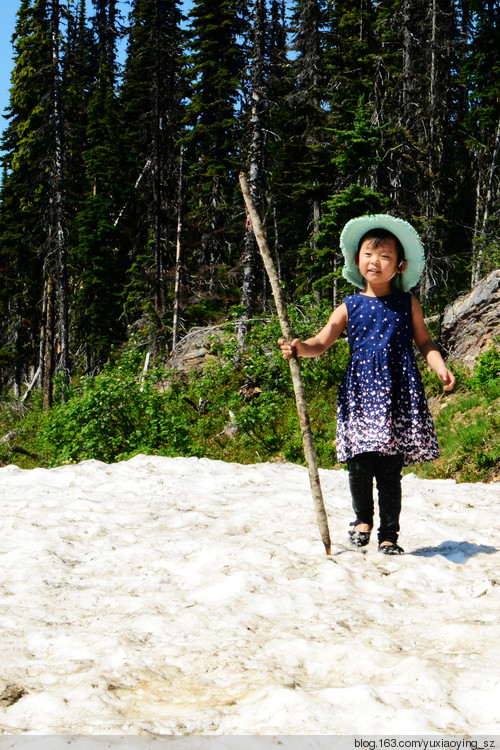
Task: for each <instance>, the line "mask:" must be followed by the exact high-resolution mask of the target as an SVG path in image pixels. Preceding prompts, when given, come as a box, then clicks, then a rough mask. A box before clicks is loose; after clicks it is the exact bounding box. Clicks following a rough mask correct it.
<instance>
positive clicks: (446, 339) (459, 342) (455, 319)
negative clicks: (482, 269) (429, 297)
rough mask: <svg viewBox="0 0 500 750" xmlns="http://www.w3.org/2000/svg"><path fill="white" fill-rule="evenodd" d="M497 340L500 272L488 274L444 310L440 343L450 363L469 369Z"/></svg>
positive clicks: (499, 325)
mask: <svg viewBox="0 0 500 750" xmlns="http://www.w3.org/2000/svg"><path fill="white" fill-rule="evenodd" d="M497 337H500V270H496V271H492V273H490V274H489V275H488V276H486V277H485V278H484V279H482V280H481V281H480V282H479V284H477V286H475V287H474V289H473V290H472V291H471V292H469V293H468V294H464V295H462V296H461V297H459V298H458V299H457V300H455V302H453V303H452V304H451V305H448V307H447V308H446V309H445V311H444V314H443V319H442V324H441V337H440V343H441V345H442V347H443V349H444V350H445V352H446V355H447V357H448V358H449V359H451V360H462V361H463V362H465V363H466V364H467V365H469V366H470V367H473V366H474V363H475V361H476V359H477V357H478V356H479V354H481V353H482V352H483V351H485V350H486V349H487V348H488V346H489V345H490V344H491V343H492V342H493V341H494V340H495V338H497Z"/></svg>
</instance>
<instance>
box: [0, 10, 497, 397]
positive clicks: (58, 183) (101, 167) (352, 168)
mask: <svg viewBox="0 0 500 750" xmlns="http://www.w3.org/2000/svg"><path fill="white" fill-rule="evenodd" d="M12 44H13V48H12V49H13V69H12V79H11V89H10V101H9V107H8V112H7V115H8V119H7V125H6V128H5V130H4V133H3V136H2V150H3V157H2V160H3V170H2V181H1V188H0V190H1V201H0V269H1V274H0V316H1V320H2V325H1V329H0V391H6V390H7V389H8V390H14V391H15V392H16V393H17V394H19V393H20V392H21V391H22V388H23V387H24V385H25V384H26V383H27V382H30V381H31V380H32V379H33V377H34V375H35V373H36V372H37V371H38V372H39V376H38V383H39V387H41V388H42V391H43V394H44V398H45V399H46V403H47V405H50V403H51V399H52V383H53V382H54V379H55V378H56V376H57V377H59V378H63V379H64V378H72V377H73V376H74V375H75V374H81V375H93V374H96V373H98V372H99V371H100V370H101V369H102V367H103V365H104V363H105V362H106V361H107V359H108V357H109V354H110V351H111V350H112V349H113V347H115V346H117V345H120V344H121V343H123V342H125V341H127V340H128V339H129V338H130V337H131V336H132V335H133V334H135V333H137V332H139V331H140V332H141V335H144V336H146V337H147V338H148V341H150V342H151V347H150V348H151V351H152V353H153V354H155V353H157V352H168V351H172V349H173V348H175V346H176V344H177V343H178V341H179V340H180V339H181V338H182V337H183V336H184V335H185V333H186V332H187V331H189V330H190V329H191V328H192V327H193V326H203V325H208V324H212V323H217V322H219V321H221V320H223V319H225V318H227V317H229V316H233V318H234V319H237V320H239V322H240V328H241V333H242V336H244V334H245V330H247V328H248V327H251V325H252V320H254V319H256V318H258V317H259V316H262V315H266V314H269V311H270V310H271V309H272V296H271V294H270V290H269V287H268V284H267V282H266V278H265V274H264V271H263V267H262V263H261V260H260V257H259V254H258V250H257V246H256V243H255V239H254V235H253V231H252V227H251V226H250V224H249V222H248V221H247V216H246V212H245V208H244V203H243V199H242V195H241V192H240V190H239V184H238V175H239V173H240V172H241V171H244V172H245V173H246V175H247V177H248V182H249V185H250V189H251V193H252V196H253V199H254V202H255V205H256V206H257V207H258V210H259V212H260V214H261V216H262V218H263V221H264V223H265V227H266V232H267V237H268V242H269V246H270V249H271V252H272V254H273V257H274V260H275V263H276V266H277V268H278V271H279V274H280V278H281V281H282V285H283V288H284V290H285V294H286V296H287V298H288V299H289V300H298V299H303V298H306V297H309V298H310V300H311V304H314V302H315V301H318V302H325V301H327V302H328V303H331V305H334V304H338V303H339V302H340V301H341V298H342V296H343V295H344V294H345V293H346V292H348V290H349V289H350V287H349V285H348V284H347V282H345V281H344V280H343V278H342V275H341V269H342V259H341V255H340V252H339V234H340V231H341V229H342V227H343V225H344V224H345V222H346V221H347V220H349V219H351V218H353V217H355V216H358V215H360V214H363V213H378V212H387V213H392V214H394V215H396V216H400V217H402V218H405V219H407V220H408V221H410V222H411V223H412V224H413V225H414V226H415V227H416V229H417V230H418V231H419V232H420V233H421V236H422V239H423V242H424V245H425V248H426V255H427V263H426V268H425V271H424V274H423V276H422V278H421V280H420V284H419V287H418V288H417V289H416V290H415V292H416V293H417V294H418V296H419V298H420V300H421V301H422V303H423V305H424V309H425V312H426V314H427V315H433V314H437V313H439V312H440V311H441V310H442V309H443V307H444V306H445V305H446V304H447V303H449V302H450V301H451V300H453V299H454V298H455V297H456V296H457V295H458V294H460V293H462V292H464V291H467V290H469V289H470V288H471V287H472V286H474V285H475V284H476V283H477V281H478V280H479V279H481V278H482V277H483V276H485V275H486V274H487V273H489V272H490V271H491V270H493V268H496V267H498V265H499V259H500V248H499V239H498V229H499V222H500V204H499V173H498V162H499V158H500V3H499V2H498V0H379V1H378V2H377V1H376V0H251V2H248V1H247V0H194V2H193V4H192V5H190V6H189V9H188V10H186V9H185V8H184V6H183V5H182V4H180V3H179V2H177V1H176V0H131V2H130V5H129V6H127V7H126V10H124V6H123V4H122V3H118V2H117V0H92V2H88V0H87V2H86V1H85V0H19V10H18V13H17V21H16V28H15V33H14V36H13V40H12Z"/></svg>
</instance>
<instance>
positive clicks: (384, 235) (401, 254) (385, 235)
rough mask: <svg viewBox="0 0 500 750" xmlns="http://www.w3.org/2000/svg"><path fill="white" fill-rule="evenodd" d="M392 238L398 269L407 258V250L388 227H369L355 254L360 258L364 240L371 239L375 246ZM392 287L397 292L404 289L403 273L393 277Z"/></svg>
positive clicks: (357, 258)
mask: <svg viewBox="0 0 500 750" xmlns="http://www.w3.org/2000/svg"><path fill="white" fill-rule="evenodd" d="M389 239H392V240H394V242H395V243H396V250H397V253H398V261H397V263H398V269H399V267H400V265H401V263H403V262H404V261H405V260H406V258H405V250H404V247H403V245H402V244H401V241H400V240H399V239H398V238H397V237H396V235H395V234H393V233H392V232H390V231H389V230H388V229H378V228H375V229H369V230H368V231H367V232H365V233H364V235H363V236H362V237H361V239H360V241H359V242H358V249H357V252H356V255H355V258H356V260H359V251H360V250H361V245H362V244H363V242H366V240H370V242H371V244H372V245H373V247H380V245H382V244H383V243H384V242H385V240H389ZM391 289H392V290H393V291H395V292H402V291H403V281H402V279H401V274H400V273H397V274H396V275H395V276H394V277H393V278H392V279H391Z"/></svg>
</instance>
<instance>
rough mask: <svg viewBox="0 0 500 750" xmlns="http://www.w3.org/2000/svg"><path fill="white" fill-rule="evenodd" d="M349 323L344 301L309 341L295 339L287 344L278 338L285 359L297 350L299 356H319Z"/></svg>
mask: <svg viewBox="0 0 500 750" xmlns="http://www.w3.org/2000/svg"><path fill="white" fill-rule="evenodd" d="M346 325H347V307H346V305H345V303H344V302H343V303H342V304H341V305H339V306H338V307H337V308H336V309H335V310H334V311H333V312H332V314H331V315H330V319H329V321H328V323H327V324H326V326H325V327H324V328H323V329H322V330H321V331H320V332H319V333H317V334H316V336H313V337H312V338H310V339H307V341H301V340H300V339H293V341H291V342H290V343H289V344H286V343H285V341H284V339H278V344H279V345H280V346H281V351H282V353H283V357H284V359H290V357H291V356H292V354H293V353H294V351H295V354H296V355H297V356H298V357H317V356H319V355H320V354H323V352H325V351H326V350H327V349H328V348H329V347H330V346H331V345H332V344H333V343H334V342H335V341H337V339H338V337H339V336H340V334H341V333H342V331H343V330H344V328H345V327H346Z"/></svg>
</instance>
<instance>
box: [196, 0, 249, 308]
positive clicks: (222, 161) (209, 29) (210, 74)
mask: <svg viewBox="0 0 500 750" xmlns="http://www.w3.org/2000/svg"><path fill="white" fill-rule="evenodd" d="M244 10H245V7H244V5H243V2H242V0H237V1H236V2H235V1H233V2H229V0H223V2H220V0H195V3H194V5H193V8H192V10H191V11H190V13H189V18H190V28H189V37H190V49H191V54H190V55H189V57H188V66H189V68H188V72H189V77H190V88H189V91H188V97H189V102H188V105H187V107H186V118H185V125H186V133H185V136H184V145H185V149H186V160H187V161H188V163H189V165H190V173H189V176H188V181H187V190H188V196H189V214H188V216H187V217H186V225H187V224H188V223H189V227H186V232H188V231H192V232H195V233H196V234H197V235H198V240H197V241H198V243H199V251H198V253H197V255H198V263H197V264H196V268H197V269H199V271H201V277H198V279H196V282H197V284H198V289H197V291H196V296H197V298H198V299H202V300H203V299H205V300H207V299H208V300H210V299H211V300H216V299H217V298H221V297H226V296H227V291H225V289H224V286H223V285H222V282H221V281H219V282H218V280H217V272H218V270H219V269H221V267H222V265H223V264H226V265H231V264H234V263H235V261H236V258H235V257H234V250H233V252H231V250H232V249H233V248H234V242H235V240H236V237H235V233H234V232H235V227H234V225H233V221H234V214H235V211H234V205H233V204H234V196H235V192H236V190H237V176H238V172H239V169H240V167H241V154H240V143H241V132H240V124H239V119H238V115H239V109H240V104H241V94H242V91H241V87H242V77H243V72H244V69H245V54H244V46H243V40H244V35H245V32H246V28H247V23H246V22H245V21H244V16H243V13H244ZM240 226H241V224H240ZM196 234H195V236H196ZM202 279H204V280H205V288H204V289H203V288H202V286H201V281H202Z"/></svg>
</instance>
